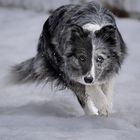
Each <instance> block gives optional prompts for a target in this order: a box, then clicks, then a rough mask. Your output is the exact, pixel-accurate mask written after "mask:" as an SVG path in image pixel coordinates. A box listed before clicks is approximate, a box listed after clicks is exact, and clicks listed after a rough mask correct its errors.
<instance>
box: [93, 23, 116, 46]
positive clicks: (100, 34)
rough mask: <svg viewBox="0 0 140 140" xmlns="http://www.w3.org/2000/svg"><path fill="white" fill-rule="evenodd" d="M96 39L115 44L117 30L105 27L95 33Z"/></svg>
mask: <svg viewBox="0 0 140 140" xmlns="http://www.w3.org/2000/svg"><path fill="white" fill-rule="evenodd" d="M95 35H96V37H97V38H101V39H102V40H103V41H104V42H107V43H110V44H115V43H116V38H117V36H116V35H117V28H116V27H114V26H113V25H106V26H104V27H102V28H101V29H100V30H97V31H95Z"/></svg>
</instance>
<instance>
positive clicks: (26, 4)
mask: <svg viewBox="0 0 140 140" xmlns="http://www.w3.org/2000/svg"><path fill="white" fill-rule="evenodd" d="M89 1H91V0H59V1H58V0H0V6H5V7H18V8H23V9H30V10H34V11H37V12H51V11H53V10H54V9H56V8H57V7H59V6H61V5H63V4H69V3H73V4H76V3H84V2H89ZM94 1H97V2H100V3H102V4H103V5H104V6H105V7H107V8H109V9H110V10H111V11H113V12H114V14H115V15H117V16H119V17H132V18H138V19H139V18H140V1H139V0H94Z"/></svg>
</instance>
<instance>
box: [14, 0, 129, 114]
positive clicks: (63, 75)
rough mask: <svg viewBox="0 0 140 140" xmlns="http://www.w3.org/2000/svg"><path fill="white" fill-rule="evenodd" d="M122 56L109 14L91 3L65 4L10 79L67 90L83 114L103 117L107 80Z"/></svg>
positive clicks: (106, 107) (108, 102)
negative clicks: (73, 94)
mask: <svg viewBox="0 0 140 140" xmlns="http://www.w3.org/2000/svg"><path fill="white" fill-rule="evenodd" d="M125 56H126V46H125V43H124V41H123V39H122V36H121V34H120V32H119V31H118V28H117V26H116V23H115V19H114V16H113V14H112V13H111V12H110V11H109V10H106V9H104V8H102V7H101V6H100V5H99V4H96V3H94V2H90V3H86V4H82V5H65V6H62V7H60V8H58V9H56V10H55V11H54V12H53V13H52V15H51V16H50V17H49V18H48V19H47V21H46V22H45V24H44V26H43V30H42V33H41V35H40V38H39V43H38V48H37V54H36V56H35V57H34V58H31V59H29V60H26V61H24V62H22V63H21V64H19V65H16V66H14V67H13V69H12V74H13V77H14V80H15V81H16V82H18V83H25V82H34V81H37V82H39V83H40V82H45V83H47V82H54V83H55V85H56V86H59V85H60V86H62V87H67V88H69V89H71V90H72V91H73V92H74V93H75V95H76V96H77V99H78V101H79V103H80V104H81V106H82V108H83V109H84V111H85V113H87V114H89V115H94V114H96V115H98V114H99V115H108V113H109V111H110V109H111V106H112V88H113V86H112V85H113V83H112V80H113V78H114V76H115V75H116V74H117V73H118V71H119V69H120V67H121V64H122V62H123V60H124V58H125Z"/></svg>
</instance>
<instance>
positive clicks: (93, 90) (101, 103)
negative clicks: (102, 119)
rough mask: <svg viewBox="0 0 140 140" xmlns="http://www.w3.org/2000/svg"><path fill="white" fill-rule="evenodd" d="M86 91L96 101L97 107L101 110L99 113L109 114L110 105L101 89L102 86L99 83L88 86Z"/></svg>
mask: <svg viewBox="0 0 140 140" xmlns="http://www.w3.org/2000/svg"><path fill="white" fill-rule="evenodd" d="M86 93H87V94H88V95H89V96H90V97H91V98H92V100H93V101H94V103H95V105H96V107H97V108H98V110H99V115H104V116H108V114H109V105H108V101H107V98H106V96H105V94H104V93H103V91H102V89H101V86H99V85H91V86H90V85H89V86H86Z"/></svg>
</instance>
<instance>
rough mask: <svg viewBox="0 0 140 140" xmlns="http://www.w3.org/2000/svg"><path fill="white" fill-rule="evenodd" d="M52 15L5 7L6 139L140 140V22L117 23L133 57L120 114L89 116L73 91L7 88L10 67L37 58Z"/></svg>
mask: <svg viewBox="0 0 140 140" xmlns="http://www.w3.org/2000/svg"><path fill="white" fill-rule="evenodd" d="M47 17H48V15H45V14H43V13H35V12H31V11H24V10H20V9H6V8H0V140H139V139H140V88H139V87H140V57H139V56H140V47H139V44H140V22H139V21H136V20H130V19H117V24H118V26H119V28H120V31H121V33H122V35H123V37H124V39H125V41H126V43H127V46H128V48H129V57H128V58H127V60H126V61H125V64H124V66H123V67H122V70H121V73H120V75H119V76H118V77H117V81H116V86H115V94H114V112H113V113H112V114H111V115H110V116H109V117H108V118H106V117H99V116H86V115H84V113H83V110H82V109H81V107H80V105H79V104H78V102H77V99H76V98H75V96H73V94H72V93H71V91H69V90H63V91H57V90H56V89H54V90H52V87H51V85H50V84H48V85H46V86H43V85H40V86H36V85H17V86H10V85H7V84H6V82H5V81H6V80H7V78H6V75H7V73H8V70H9V68H10V66H12V65H14V64H16V63H19V62H21V61H23V60H25V59H28V58H30V57H32V56H34V55H35V53H36V45H37V41H38V37H39V34H40V32H41V29H42V26H43V23H44V21H45V20H46V18H47Z"/></svg>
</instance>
